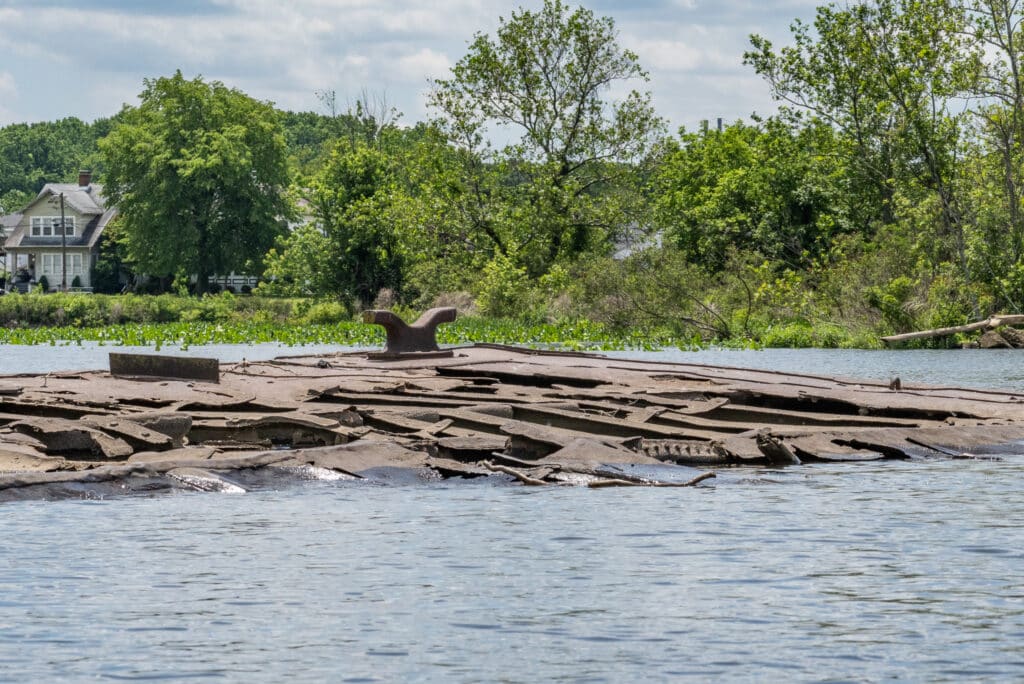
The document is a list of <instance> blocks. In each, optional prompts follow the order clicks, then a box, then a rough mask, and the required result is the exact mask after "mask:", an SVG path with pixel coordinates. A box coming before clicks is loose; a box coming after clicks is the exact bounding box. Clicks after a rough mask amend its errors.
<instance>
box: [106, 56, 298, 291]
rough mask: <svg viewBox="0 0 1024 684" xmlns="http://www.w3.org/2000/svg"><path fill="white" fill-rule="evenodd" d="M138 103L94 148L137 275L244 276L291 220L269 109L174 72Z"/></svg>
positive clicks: (280, 144) (202, 281) (202, 280)
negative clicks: (99, 155)
mask: <svg viewBox="0 0 1024 684" xmlns="http://www.w3.org/2000/svg"><path fill="white" fill-rule="evenodd" d="M145 86H146V87H145V90H144V91H143V92H142V94H141V96H140V99H141V101H142V102H141V104H140V105H139V106H138V107H135V108H127V109H126V110H125V111H124V112H122V115H121V117H122V118H121V122H120V123H119V124H118V125H117V126H116V127H115V128H114V129H113V131H112V132H111V133H110V134H109V135H108V136H107V137H106V138H104V139H102V140H101V141H100V149H101V151H102V152H103V155H104V159H105V161H106V164H107V168H108V171H107V177H106V188H105V192H106V194H107V196H108V197H109V198H110V200H111V201H112V202H113V203H115V204H117V206H118V208H119V210H120V212H121V216H122V221H123V230H124V235H125V245H126V249H127V252H128V256H129V258H130V259H131V260H132V261H133V262H134V263H135V264H136V265H137V267H138V268H139V270H140V271H142V272H145V273H149V274H153V275H164V274H179V275H192V274H195V275H196V276H197V277H198V282H197V290H198V291H199V292H203V291H205V289H206V288H207V284H208V279H209V276H211V275H214V274H218V273H221V274H223V273H228V272H229V271H241V270H251V268H252V265H253V264H254V263H257V262H258V261H259V260H260V258H261V257H262V256H263V255H264V254H265V253H266V252H267V250H268V249H269V248H270V247H271V245H273V242H274V239H275V237H276V236H277V235H278V234H280V232H281V230H282V219H283V218H284V217H285V216H286V215H287V213H288V211H287V210H288V207H287V202H286V200H285V190H286V188H287V185H288V178H289V176H288V167H287V163H286V152H285V140H284V136H283V134H282V130H281V125H280V123H279V119H278V116H277V113H276V112H275V110H274V109H273V107H272V106H271V105H270V104H268V103H264V102H259V101H256V100H254V99H252V98H250V97H248V96H247V95H245V94H243V93H242V92H240V91H238V90H235V89H232V88H228V87H226V86H225V85H223V84H222V83H220V82H217V81H212V82H205V81H203V79H202V78H201V77H199V78H195V79H193V80H186V79H185V78H184V77H183V76H182V74H181V72H180V71H179V72H177V73H176V74H175V75H174V76H172V77H170V78H158V79H152V80H146V81H145Z"/></svg>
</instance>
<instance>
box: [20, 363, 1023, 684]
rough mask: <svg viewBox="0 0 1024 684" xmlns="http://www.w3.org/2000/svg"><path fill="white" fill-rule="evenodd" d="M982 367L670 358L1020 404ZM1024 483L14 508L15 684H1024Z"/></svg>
mask: <svg viewBox="0 0 1024 684" xmlns="http://www.w3.org/2000/svg"><path fill="white" fill-rule="evenodd" d="M57 349H58V350H59V349H60V348H57ZM277 353H287V352H281V351H280V350H278V351H277ZM976 353H977V352H973V351H972V352H966V353H961V352H944V353H941V354H943V355H940V356H933V357H929V360H928V363H924V362H923V361H922V362H921V363H920V364H918V363H917V361H915V360H914V359H913V357H912V356H908V355H907V354H916V353H907V352H903V353H900V354H894V353H891V352H859V353H858V352H834V353H829V352H813V355H812V356H810V357H808V356H805V357H800V356H796V354H799V353H796V352H788V351H784V350H783V351H778V352H718V354H726V355H727V356H726V357H725V358H708V356H713V354H715V353H713V352H707V353H705V352H702V353H700V354H697V355H694V354H682V355H680V354H670V355H665V356H662V357H661V358H666V357H671V358H672V359H673V360H681V361H709V362H714V363H723V364H728V365H747V366H749V365H758V366H761V367H779V368H785V369H792V367H791V366H788V365H787V364H789V363H794V362H796V363H801V362H802V365H801V367H800V368H801V369H802V370H806V371H808V372H821V373H840V374H847V375H861V376H867V377H888V376H889V375H890V374H893V373H896V374H901V376H902V378H903V380H904V381H911V382H912V381H915V380H918V381H924V380H926V381H930V382H935V381H941V382H953V381H954V380H955V381H956V384H975V385H999V386H1005V387H1015V388H1017V389H1024V385H1022V384H1021V381H1020V379H1019V377H1020V370H1018V369H1019V368H1020V367H1021V364H1020V363H1019V362H1018V361H1016V359H1015V358H1014V356H1015V355H1014V353H1013V352H997V354H1002V356H994V355H984V354H983V355H979V356H971V357H968V356H967V355H968V354H969V355H973V354H976ZM773 354H774V355H775V359H774V362H773V360H772V358H773V357H772V355H773ZM927 354H935V352H928V353H927ZM243 355H244V354H243ZM702 355H703V357H702ZM865 355H867V356H868V357H869V358H865ZM872 355H874V356H872ZM1011 355H1014V356H1011ZM236 358H238V357H236ZM249 358H257V356H256V353H255V352H250V353H249ZM829 358H834V359H835V360H834V362H833V363H831V364H830V363H829ZM1016 358H1020V357H1016ZM979 360H980V361H979ZM911 361H913V363H911ZM63 362H64V363H65V364H66V363H67V360H66V357H65V358H64V359H63ZM818 364H820V365H821V366H822V367H820V368H818V367H814V366H816V365H818ZM915 364H917V365H919V366H920V367H921V368H922V369H923V370H922V373H921V374H922V375H926V374H928V373H930V374H931V375H928V376H927V377H918V376H917V375H915V374H913V373H911V372H908V371H907V369H908V368H911V367H914V366H915ZM1014 373H1017V376H1016V377H1017V379H1014ZM965 378H966V379H973V380H974V381H973V382H970V383H966V382H964V379H965ZM1022 482H1024V455H1010V456H1007V457H1006V460H1004V461H1001V462H991V461H934V462H928V463H922V462H880V463H861V464H821V465H804V466H799V467H794V468H789V469H786V470H763V469H736V470H729V471H724V472H721V473H720V475H719V478H718V479H717V480H713V481H711V484H710V485H709V486H702V487H699V488H694V489H642V488H627V489H606V490H589V489H581V488H570V487H566V488H558V487H552V488H540V489H532V488H531V489H528V488H521V487H494V486H487V485H481V484H474V483H452V482H449V483H443V484H435V485H417V486H401V487H379V486H367V485H360V484H353V483H351V482H313V483H310V484H306V485H299V486H291V487H288V488H286V489H283V490H281V491H265V490H264V491H257V492H251V493H248V494H243V495H228V494H209V493H182V494H174V495H161V496H158V497H153V498H139V497H123V498H111V499H107V500H103V501H64V502H22V503H11V504H5V505H3V506H0V535H2V544H0V680H2V681H33V682H34V681H85V680H89V681H96V680H101V681H102V680H115V681H119V680H120V681H125V680H127V681H146V680H170V681H176V680H193V679H199V680H203V679H213V680H217V679H219V680H224V681H275V682H276V681H402V680H405V681H445V682H448V681H456V682H463V681H467V682H468V681H509V682H536V681H539V680H548V681H559V680H561V681H611V682H631V681H639V680H647V681H658V680H661V681H668V680H678V679H683V678H689V679H690V680H693V681H703V680H707V679H710V678H717V679H727V680H730V681H737V680H739V681H742V680H751V681H779V680H786V681H789V680H799V681H819V680H830V681H836V680H848V681H865V680H880V679H893V678H899V679H910V680H917V681H943V680H945V681H954V680H955V681H962V680H993V681H1009V680H1021V679H1024V533H1022V528H1024V486H1022Z"/></svg>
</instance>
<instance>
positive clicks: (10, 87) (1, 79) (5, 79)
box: [0, 71, 18, 99]
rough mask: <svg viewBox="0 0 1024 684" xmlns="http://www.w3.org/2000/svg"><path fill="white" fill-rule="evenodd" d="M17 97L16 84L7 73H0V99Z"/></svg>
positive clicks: (9, 73)
mask: <svg viewBox="0 0 1024 684" xmlns="http://www.w3.org/2000/svg"><path fill="white" fill-rule="evenodd" d="M17 96H18V84H17V83H16V82H15V80H14V76H13V75H11V72H9V71H0V97H2V98H4V99H9V98H14V97H17Z"/></svg>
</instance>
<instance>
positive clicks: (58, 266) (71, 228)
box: [0, 171, 117, 291]
mask: <svg viewBox="0 0 1024 684" xmlns="http://www.w3.org/2000/svg"><path fill="white" fill-rule="evenodd" d="M61 196H63V198H64V223H63V226H62V225H61ZM116 215H117V209H116V208H115V207H107V206H106V202H105V201H104V198H103V188H102V187H101V186H99V185H96V184H94V183H93V182H92V174H91V173H89V172H88V171H82V172H81V173H79V175H78V183H77V184H75V183H47V184H46V185H45V186H44V187H43V189H42V190H41V191H40V192H39V194H38V195H37V196H36V198H35V199H34V200H32V201H31V202H29V204H28V206H26V207H25V208H24V209H22V210H21V212H19V213H16V214H9V215H7V216H4V217H3V218H2V224H0V225H2V227H3V228H4V234H5V235H6V236H7V237H6V240H5V241H4V251H6V253H7V260H8V263H7V268H8V270H9V271H10V272H11V279H12V281H13V282H12V283H11V286H13V287H18V288H21V289H27V288H28V287H30V286H31V285H32V284H35V283H37V282H39V280H40V279H41V278H42V277H43V276H46V280H47V282H48V283H49V285H50V288H51V289H59V288H60V287H61V283H62V281H63V279H64V278H66V279H67V285H68V287H69V288H70V287H71V286H72V283H73V282H74V281H75V278H78V282H79V284H80V285H79V287H81V288H82V289H83V290H86V291H89V290H91V289H92V269H93V266H95V264H96V259H97V253H98V251H97V248H98V245H99V240H100V236H101V235H103V230H104V228H106V227H107V225H108V224H109V223H110V221H111V220H112V219H113V218H114V217H115V216H116ZM62 231H63V234H62Z"/></svg>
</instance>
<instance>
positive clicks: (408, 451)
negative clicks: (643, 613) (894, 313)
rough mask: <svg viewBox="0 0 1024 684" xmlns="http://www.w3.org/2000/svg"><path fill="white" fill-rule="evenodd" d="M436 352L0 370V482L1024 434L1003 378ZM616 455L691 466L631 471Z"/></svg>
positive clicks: (659, 457)
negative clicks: (125, 369)
mask: <svg viewBox="0 0 1024 684" xmlns="http://www.w3.org/2000/svg"><path fill="white" fill-rule="evenodd" d="M450 352H451V353H450V354H444V355H438V354H431V353H408V354H403V353H396V354H389V355H385V356H381V355H373V354H366V353H358V354H354V353H348V354H334V355H327V356H295V357H281V358H278V359H275V360H272V361H262V362H247V363H246V362H243V363H236V364H222V365H221V367H220V378H219V382H218V383H210V382H202V381H196V380H188V379H170V378H131V377H115V376H113V375H111V374H110V373H109V372H107V371H89V372H77V373H62V374H49V375H46V376H41V375H40V376H18V377H14V376H11V377H6V378H0V493H3V492H7V493H8V495H11V490H19V494H18V496H22V495H27V493H28V492H27V491H26V490H27V489H31V488H33V487H38V486H51V487H52V486H56V485H61V484H65V483H79V484H82V483H89V482H101V481H106V482H108V481H111V480H114V481H116V480H118V479H127V478H135V479H136V480H137V479H138V478H143V479H145V478H151V479H153V480H154V481H162V482H167V481H169V480H172V481H174V482H176V483H183V484H182V486H193V487H198V488H206V487H208V486H211V485H210V483H211V482H212V483H214V485H216V483H217V482H218V481H219V480H221V479H223V478H224V477H229V475H230V472H231V471H236V470H238V469H240V468H285V467H300V466H307V467H315V468H322V469H329V470H331V471H334V472H336V473H338V474H339V476H344V477H353V478H358V477H365V476H366V473H367V472H370V471H373V470H374V469H379V468H393V467H399V468H407V469H414V470H416V471H418V472H421V473H426V474H429V475H430V476H436V477H438V478H451V477H482V476H493V477H501V478H505V479H508V478H515V480H517V481H519V482H522V483H524V484H532V485H539V484H550V483H566V482H568V483H574V484H586V485H590V486H610V485H619V486H626V485H667V484H673V485H679V484H690V485H692V484H696V482H698V481H703V480H705V479H706V478H707V477H709V473H711V472H713V470H712V469H722V468H727V467H733V466H738V465H746V466H779V465H788V464H792V465H796V464H800V463H806V462H813V461H865V460H880V459H928V458H943V459H947V458H978V457H986V458H988V457H996V455H997V454H998V453H999V452H1000V451H1001V450H1002V451H1013V450H1018V451H1019V448H1020V447H1018V445H1019V444H1020V443H1022V441H1024V394H1016V393H1012V392H999V391H988V390H972V389H959V388H948V387H928V386H919V385H912V384H902V385H901V386H900V387H899V388H896V389H894V388H891V387H890V386H889V385H888V384H884V383H877V382H865V381H857V380H849V379H833V378H827V377H822V376H812V375H799V374H789V373H777V372H772V371H762V370H746V369H740V368H728V367H720V366H703V365H695V364H681V363H658V362H647V361H630V360H623V359H618V358H608V357H604V356H600V355H593V354H578V353H557V352H541V351H531V350H524V349H517V348H511V347H502V346H497V345H477V346H470V347H460V348H455V349H452V350H450ZM629 464H631V465H653V464H672V465H677V466H681V467H685V468H686V470H685V471H683V470H681V471H680V473H681V475H687V476H688V477H682V476H681V477H679V478H678V481H675V482H667V481H663V480H655V479H652V478H649V477H632V476H630V475H628V473H627V472H626V471H625V470H624V469H623V468H622V466H623V465H629ZM693 468H696V469H698V470H692V469H693ZM197 473H199V475H197ZM689 476H692V477H689ZM189 483H191V484H189ZM197 483H198V484H197ZM214 488H215V487H214ZM0 498H2V497H0Z"/></svg>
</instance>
